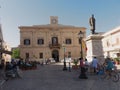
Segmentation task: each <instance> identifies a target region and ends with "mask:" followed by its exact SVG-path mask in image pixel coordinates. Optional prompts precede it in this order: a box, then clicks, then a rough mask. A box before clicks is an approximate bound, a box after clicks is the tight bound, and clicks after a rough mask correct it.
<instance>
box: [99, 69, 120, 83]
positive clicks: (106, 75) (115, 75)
mask: <svg viewBox="0 0 120 90" xmlns="http://www.w3.org/2000/svg"><path fill="white" fill-rule="evenodd" d="M101 79H111V80H112V81H113V82H118V81H119V74H118V71H117V69H112V70H110V71H109V73H107V71H105V70H104V71H103V72H102V73H101Z"/></svg>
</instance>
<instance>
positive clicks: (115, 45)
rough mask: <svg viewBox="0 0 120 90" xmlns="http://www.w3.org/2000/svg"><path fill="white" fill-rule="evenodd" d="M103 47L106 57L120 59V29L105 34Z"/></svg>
mask: <svg viewBox="0 0 120 90" xmlns="http://www.w3.org/2000/svg"><path fill="white" fill-rule="evenodd" d="M102 45H103V53H104V57H107V56H109V57H113V58H115V57H120V27H117V28H115V29H113V30H111V31H108V32H106V33H105V34H103V39H102Z"/></svg>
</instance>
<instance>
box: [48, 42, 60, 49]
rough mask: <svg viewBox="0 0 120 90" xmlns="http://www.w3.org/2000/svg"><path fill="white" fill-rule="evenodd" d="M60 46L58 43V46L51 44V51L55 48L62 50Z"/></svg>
mask: <svg viewBox="0 0 120 90" xmlns="http://www.w3.org/2000/svg"><path fill="white" fill-rule="evenodd" d="M60 46H61V45H60V44H59V43H56V44H49V47H50V49H53V48H59V49H60Z"/></svg>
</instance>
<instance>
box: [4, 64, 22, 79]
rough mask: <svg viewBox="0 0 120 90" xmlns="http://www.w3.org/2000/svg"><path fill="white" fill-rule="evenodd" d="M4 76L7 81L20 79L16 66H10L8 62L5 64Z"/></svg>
mask: <svg viewBox="0 0 120 90" xmlns="http://www.w3.org/2000/svg"><path fill="white" fill-rule="evenodd" d="M5 76H6V78H7V79H9V78H21V76H20V75H19V73H18V67H17V66H16V65H13V64H12V65H11V64H10V63H9V62H8V63H6V70H5Z"/></svg>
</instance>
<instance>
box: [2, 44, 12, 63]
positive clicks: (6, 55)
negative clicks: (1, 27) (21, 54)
mask: <svg viewBox="0 0 120 90" xmlns="http://www.w3.org/2000/svg"><path fill="white" fill-rule="evenodd" d="M3 48H4V50H6V51H11V47H10V45H9V44H8V43H6V42H3ZM2 57H3V59H4V60H5V61H10V60H11V55H9V54H5V53H3V55H2Z"/></svg>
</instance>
